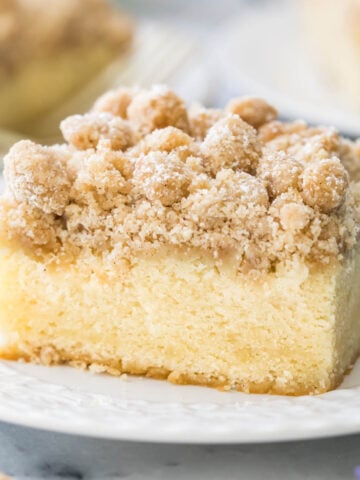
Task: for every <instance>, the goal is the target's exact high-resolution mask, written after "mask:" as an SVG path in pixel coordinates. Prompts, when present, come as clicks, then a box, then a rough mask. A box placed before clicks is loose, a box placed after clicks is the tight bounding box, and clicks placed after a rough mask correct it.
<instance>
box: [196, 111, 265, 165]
mask: <svg viewBox="0 0 360 480" xmlns="http://www.w3.org/2000/svg"><path fill="white" fill-rule="evenodd" d="M201 152H202V154H203V155H204V157H205V159H206V163H207V164H208V166H209V170H210V171H211V172H212V173H213V174H216V172H218V171H219V170H220V169H221V168H234V169H239V170H244V171H246V172H253V171H254V170H256V167H257V164H258V162H259V157H260V143H259V141H258V139H257V136H256V131H255V130H254V129H253V127H251V126H250V125H249V124H248V123H246V122H244V121H243V120H241V118H240V117H239V116H238V115H227V116H226V117H224V118H222V119H221V120H219V121H218V122H216V123H215V124H214V125H213V126H212V127H211V128H210V130H209V131H208V133H207V135H206V137H205V139H204V141H203V143H202V145H201Z"/></svg>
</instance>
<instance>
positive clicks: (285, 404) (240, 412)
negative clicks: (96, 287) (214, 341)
mask: <svg viewBox="0 0 360 480" xmlns="http://www.w3.org/2000/svg"><path fill="white" fill-rule="evenodd" d="M0 420H3V421H7V422H11V423H16V424H20V425H24V426H30V427H36V428H40V429H46V430H52V431H58V432H65V433H71V434H80V435H89V436H94V437H102V438H112V439H121V440H139V441H154V442H179V443H248V442H275V441H281V440H295V439H296V440H298V439H306V438H318V437H327V436H332V435H341V434H346V433H355V432H360V362H359V363H358V365H357V367H356V368H355V369H354V370H353V372H352V374H351V375H350V376H348V377H347V378H346V381H345V382H344V384H343V385H342V386H341V388H339V389H338V390H336V391H333V392H329V393H327V394H324V395H319V396H303V397H282V396H271V395H247V394H242V393H238V392H227V393H225V392H219V391H217V390H214V389H210V388H203V387H193V386H176V385H171V384H169V383H167V382H164V381H160V380H158V381H156V380H149V379H144V378H134V377H128V379H127V380H125V379H124V380H123V379H121V378H118V377H110V376H106V375H94V374H91V373H89V372H81V371H79V370H76V369H72V368H69V367H51V368H49V367H39V366H34V365H25V364H20V363H6V362H2V363H0Z"/></svg>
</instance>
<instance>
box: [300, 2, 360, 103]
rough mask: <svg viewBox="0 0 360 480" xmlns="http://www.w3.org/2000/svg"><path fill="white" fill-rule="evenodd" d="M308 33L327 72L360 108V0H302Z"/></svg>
mask: <svg viewBox="0 0 360 480" xmlns="http://www.w3.org/2000/svg"><path fill="white" fill-rule="evenodd" d="M300 3H301V5H302V7H303V14H304V15H303V17H304V25H305V35H306V37H307V41H308V44H309V47H310V48H311V54H312V55H314V57H315V58H316V60H317V62H318V63H319V66H320V67H321V68H322V69H323V74H324V75H327V76H328V78H329V81H330V82H333V83H334V85H336V87H337V88H338V91H339V93H340V94H341V95H342V97H343V99H344V102H346V103H347V104H348V105H349V107H353V108H354V107H355V108H356V109H360V0H301V2H300Z"/></svg>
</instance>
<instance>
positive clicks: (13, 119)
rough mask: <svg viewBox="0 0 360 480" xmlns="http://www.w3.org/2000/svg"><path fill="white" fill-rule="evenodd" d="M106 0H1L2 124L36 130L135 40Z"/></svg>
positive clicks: (126, 23) (28, 131) (129, 26)
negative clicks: (51, 113) (132, 39)
mask: <svg viewBox="0 0 360 480" xmlns="http://www.w3.org/2000/svg"><path fill="white" fill-rule="evenodd" d="M132 34H133V25H132V22H131V21H130V19H129V18H128V17H127V16H125V15H124V14H123V13H122V12H121V11H119V10H118V9H117V8H115V6H114V5H112V4H110V3H109V2H108V1H107V0H51V1H46V0H45V1H44V0H1V2H0V59H1V62H0V107H1V108H0V127H3V128H6V129H9V130H16V131H20V132H22V133H25V134H32V133H34V132H36V131H37V129H39V128H40V127H39V126H38V122H40V121H41V119H43V118H44V116H46V115H47V114H48V113H49V112H51V111H52V110H54V109H55V108H57V106H58V105H60V104H62V103H63V102H65V101H66V100H68V99H69V98H70V97H72V96H74V95H76V93H77V92H78V91H79V90H80V89H82V88H83V87H84V86H85V85H86V84H88V83H89V82H90V81H91V79H93V78H94V76H96V75H97V74H98V73H99V72H100V71H101V69H102V68H104V67H105V66H106V65H107V64H109V62H111V61H112V60H113V59H114V58H115V57H117V56H119V54H121V53H123V52H125V51H126V50H127V49H128V48H129V45H130V43H131V38H132Z"/></svg>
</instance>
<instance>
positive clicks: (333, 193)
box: [302, 157, 348, 212]
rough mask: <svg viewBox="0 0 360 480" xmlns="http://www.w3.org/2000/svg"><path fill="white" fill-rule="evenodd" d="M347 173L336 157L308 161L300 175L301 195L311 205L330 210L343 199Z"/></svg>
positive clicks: (324, 210)
mask: <svg viewBox="0 0 360 480" xmlns="http://www.w3.org/2000/svg"><path fill="white" fill-rule="evenodd" d="M347 186H348V175H347V173H346V170H345V168H344V166H343V165H342V164H341V162H340V160H339V159H338V158H336V157H333V158H328V159H325V160H320V161H319V162H316V163H310V164H309V165H308V166H307V167H306V168H305V170H304V173H303V176H302V197H303V199H304V201H305V203H307V204H308V205H310V206H311V207H319V208H320V210H322V211H323V212H330V211H331V210H332V209H334V208H336V207H338V206H339V205H340V204H341V203H342V202H343V200H344V196H345V192H346V189H347Z"/></svg>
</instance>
